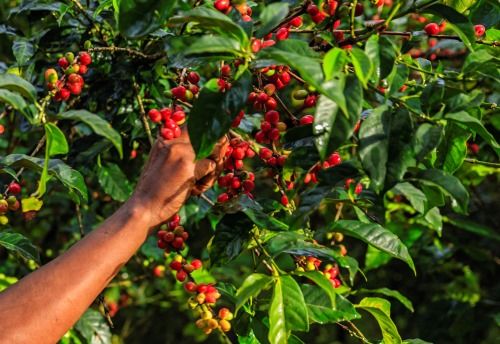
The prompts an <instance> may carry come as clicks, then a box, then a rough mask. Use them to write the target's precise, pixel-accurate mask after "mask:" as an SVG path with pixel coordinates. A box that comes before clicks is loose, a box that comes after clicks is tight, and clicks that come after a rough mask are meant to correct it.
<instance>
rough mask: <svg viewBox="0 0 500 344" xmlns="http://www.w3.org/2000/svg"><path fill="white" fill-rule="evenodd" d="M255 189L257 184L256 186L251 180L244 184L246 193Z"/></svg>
mask: <svg viewBox="0 0 500 344" xmlns="http://www.w3.org/2000/svg"><path fill="white" fill-rule="evenodd" d="M254 188H255V184H254V182H253V181H251V180H245V181H244V182H243V189H245V191H247V192H251V191H252V190H253V189H254Z"/></svg>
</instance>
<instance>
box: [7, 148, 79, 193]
mask: <svg viewBox="0 0 500 344" xmlns="http://www.w3.org/2000/svg"><path fill="white" fill-rule="evenodd" d="M44 162H45V160H44V159H40V158H35V157H31V156H27V155H24V154H11V155H7V156H6V157H4V158H3V159H0V164H3V165H7V166H10V167H12V168H20V167H24V168H27V169H30V170H33V171H35V172H38V173H41V172H42V170H43V166H44ZM48 174H49V176H54V177H56V178H57V179H58V180H59V181H60V182H61V183H62V184H63V185H64V186H65V187H66V188H68V189H69V190H70V192H73V193H76V194H77V195H78V196H79V197H80V199H81V200H83V201H84V202H87V200H88V194H87V187H86V186H85V181H84V180H83V177H82V175H81V174H80V172H78V171H76V170H73V169H72V168H71V167H69V166H68V165H66V164H65V163H64V162H63V161H61V160H59V159H50V160H49V163H48Z"/></svg>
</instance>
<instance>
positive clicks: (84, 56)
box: [78, 51, 92, 66]
mask: <svg viewBox="0 0 500 344" xmlns="http://www.w3.org/2000/svg"><path fill="white" fill-rule="evenodd" d="M78 61H79V62H80V64H81V65H84V66H88V65H89V64H91V63H92V57H91V56H90V54H89V53H87V52H86V51H82V52H80V54H79V55H78Z"/></svg>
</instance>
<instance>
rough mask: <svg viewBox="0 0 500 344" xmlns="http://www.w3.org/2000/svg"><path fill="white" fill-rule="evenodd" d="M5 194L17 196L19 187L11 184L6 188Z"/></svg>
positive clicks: (13, 183) (19, 190) (16, 184)
mask: <svg viewBox="0 0 500 344" xmlns="http://www.w3.org/2000/svg"><path fill="white" fill-rule="evenodd" d="M7 192H8V193H10V194H12V195H17V194H19V193H20V192H21V185H19V184H18V183H16V182H11V183H10V184H9V186H8V187H7Z"/></svg>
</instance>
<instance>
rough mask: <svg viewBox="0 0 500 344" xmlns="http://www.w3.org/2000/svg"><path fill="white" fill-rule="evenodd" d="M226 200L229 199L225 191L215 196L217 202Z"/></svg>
mask: <svg viewBox="0 0 500 344" xmlns="http://www.w3.org/2000/svg"><path fill="white" fill-rule="evenodd" d="M228 200H229V195H228V194H227V193H225V192H223V193H221V194H220V195H219V196H218V197H217V202H219V203H224V202H227V201H228Z"/></svg>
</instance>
